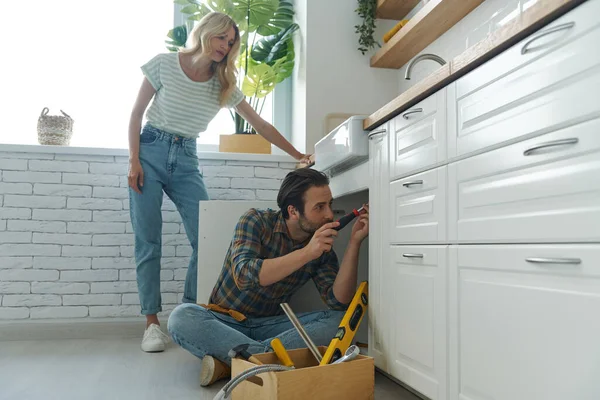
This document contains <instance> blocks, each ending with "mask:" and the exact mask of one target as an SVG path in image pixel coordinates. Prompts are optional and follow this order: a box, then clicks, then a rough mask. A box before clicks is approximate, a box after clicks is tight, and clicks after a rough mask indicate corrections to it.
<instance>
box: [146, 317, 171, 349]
mask: <svg viewBox="0 0 600 400" xmlns="http://www.w3.org/2000/svg"><path fill="white" fill-rule="evenodd" d="M169 341H170V339H169V336H168V335H167V334H165V333H164V332H163V331H162V330H161V329H160V326H158V325H156V324H150V326H149V327H148V328H146V330H145V331H144V338H143V339H142V350H144V351H145V352H147V353H156V352H159V351H164V350H165V345H166V344H167V343H169Z"/></svg>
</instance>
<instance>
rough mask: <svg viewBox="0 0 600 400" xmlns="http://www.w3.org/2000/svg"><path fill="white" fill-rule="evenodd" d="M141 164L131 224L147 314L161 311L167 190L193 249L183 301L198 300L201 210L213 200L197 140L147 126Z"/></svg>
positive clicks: (131, 202) (131, 201) (131, 192)
mask: <svg viewBox="0 0 600 400" xmlns="http://www.w3.org/2000/svg"><path fill="white" fill-rule="evenodd" d="M140 163H141V164H142V169H143V171H144V186H143V187H141V188H140V189H141V191H142V194H139V193H136V192H135V191H134V190H133V189H132V188H131V187H130V188H129V205H130V207H129V208H130V215H131V224H132V226H133V231H134V235H135V262H136V272H137V274H136V275H137V284H138V293H139V296H140V305H141V309H142V314H144V315H148V314H157V313H158V312H159V311H162V304H161V295H160V258H161V250H162V212H161V207H162V202H163V191H164V193H166V194H167V196H169V198H170V199H171V200H172V201H173V203H174V204H175V206H176V207H177V210H178V211H179V214H180V215H181V219H182V221H183V226H184V227H185V232H186V234H187V237H188V239H189V241H190V244H191V245H192V250H193V251H192V257H191V259H190V263H189V266H188V271H187V275H186V278H185V288H184V292H183V302H186V303H195V302H196V287H197V281H196V279H197V274H198V269H197V260H198V209H199V202H200V201H201V200H208V193H207V192H206V187H205V186H204V181H203V179H202V175H201V174H200V169H199V165H198V155H197V153H196V140H195V139H185V138H182V137H180V136H176V135H172V134H170V133H167V132H164V131H162V130H159V129H156V128H154V127H152V126H150V125H145V126H144V129H142V134H141V135H140Z"/></svg>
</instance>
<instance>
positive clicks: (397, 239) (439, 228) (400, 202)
mask: <svg viewBox="0 0 600 400" xmlns="http://www.w3.org/2000/svg"><path fill="white" fill-rule="evenodd" d="M446 170H447V167H445V166H444V167H440V168H435V169H431V170H429V171H426V172H422V173H420V174H416V175H411V176H409V177H407V178H404V179H399V180H397V181H394V182H392V183H391V184H390V203H389V208H388V209H389V210H390V211H389V213H390V214H389V227H390V242H391V243H398V244H402V243H421V244H426V243H439V242H445V241H446V218H447V217H446V197H447V196H446Z"/></svg>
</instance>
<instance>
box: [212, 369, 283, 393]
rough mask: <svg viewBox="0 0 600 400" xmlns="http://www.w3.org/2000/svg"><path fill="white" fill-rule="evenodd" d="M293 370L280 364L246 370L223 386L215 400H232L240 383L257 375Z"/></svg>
mask: <svg viewBox="0 0 600 400" xmlns="http://www.w3.org/2000/svg"><path fill="white" fill-rule="evenodd" d="M291 370H293V368H291V367H286V366H285V365H279V364H263V365H256V366H254V367H252V368H249V369H247V370H245V371H244V372H242V373H241V374H239V375H236V376H234V377H232V378H231V380H230V381H229V382H227V383H226V384H225V386H223V387H222V388H221V390H219V392H218V393H217V395H216V396H215V397H214V398H213V400H228V399H230V398H231V392H233V389H235V387H236V386H237V385H239V384H240V383H242V382H243V381H245V380H246V379H248V378H251V377H253V376H256V375H259V374H264V373H267V372H275V371H291Z"/></svg>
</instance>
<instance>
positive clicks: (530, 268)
mask: <svg viewBox="0 0 600 400" xmlns="http://www.w3.org/2000/svg"><path fill="white" fill-rule="evenodd" d="M531 257H537V258H539V257H545V258H575V259H580V260H581V262H580V263H579V264H567V263H562V264H550V263H548V264H545V263H541V264H538V263H530V262H527V261H526V259H527V258H531ZM449 275H450V298H451V299H452V300H451V303H450V307H451V314H450V315H451V318H450V324H451V336H450V348H451V349H453V351H452V352H451V360H450V366H451V367H450V370H451V374H450V377H451V381H452V385H451V395H450V397H451V398H460V399H471V400H488V399H510V400H530V399H533V398H535V399H544V400H564V399H578V400H595V399H598V398H600V385H598V379H597V377H598V376H599V374H600V363H599V362H598V360H600V347H599V346H597V345H596V343H597V338H598V337H599V336H600V319H598V318H597V316H598V314H599V313H600V246H599V245H522V246H502V245H495V246H494V245H490V246H458V247H457V248H453V249H451V257H450V270H449ZM453 308H454V309H453Z"/></svg>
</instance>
